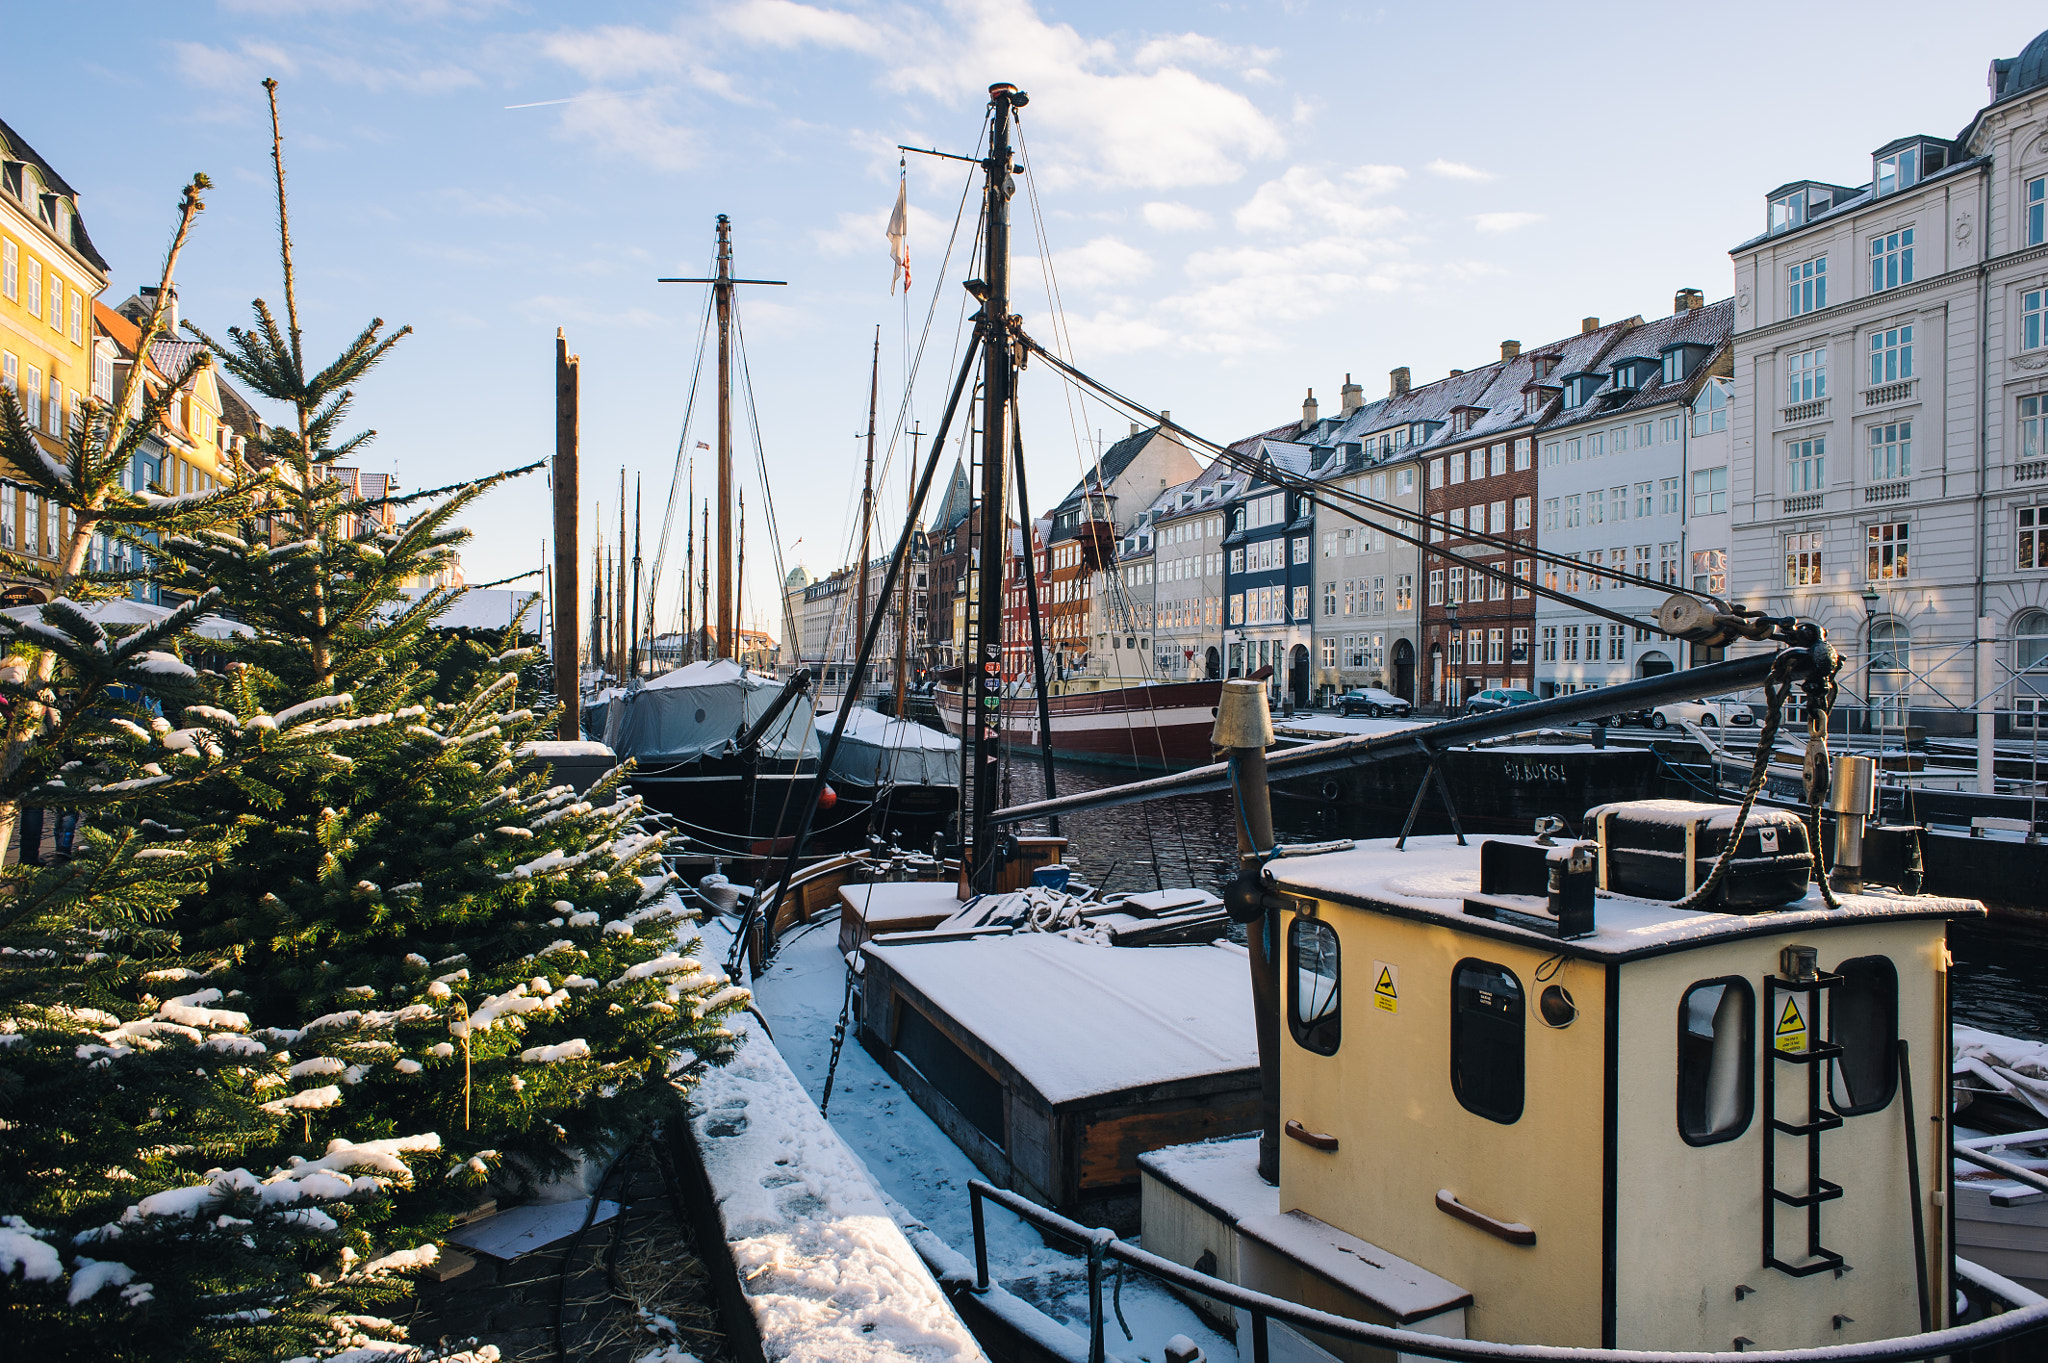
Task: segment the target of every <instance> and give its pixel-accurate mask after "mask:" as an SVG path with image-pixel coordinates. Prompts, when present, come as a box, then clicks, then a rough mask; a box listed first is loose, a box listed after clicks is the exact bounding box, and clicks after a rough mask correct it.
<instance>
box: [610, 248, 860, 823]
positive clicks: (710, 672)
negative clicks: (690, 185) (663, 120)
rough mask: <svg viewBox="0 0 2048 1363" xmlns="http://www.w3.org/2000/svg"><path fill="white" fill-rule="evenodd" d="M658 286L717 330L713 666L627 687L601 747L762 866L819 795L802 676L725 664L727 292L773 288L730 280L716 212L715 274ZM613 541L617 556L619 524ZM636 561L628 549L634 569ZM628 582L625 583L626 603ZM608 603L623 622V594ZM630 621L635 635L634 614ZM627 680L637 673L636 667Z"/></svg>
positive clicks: (731, 632) (657, 795)
mask: <svg viewBox="0 0 2048 1363" xmlns="http://www.w3.org/2000/svg"><path fill="white" fill-rule="evenodd" d="M661 282H663V283H674V284H709V285H711V289H712V301H713V305H714V310H715V313H716V319H717V323H716V324H717V332H718V350H717V356H718V450H717V458H718V489H717V500H718V541H717V548H716V550H715V555H716V560H717V614H716V616H715V618H714V620H712V621H707V624H711V625H712V626H713V628H711V629H707V630H706V631H705V634H706V643H707V644H708V645H709V646H710V649H711V652H712V656H710V657H708V658H704V659H701V660H699V661H696V662H693V663H690V664H688V665H687V666H684V667H681V668H678V669H677V670H675V671H673V672H668V673H665V674H663V675H661V676H658V677H655V678H654V679H653V680H651V681H646V682H643V681H641V680H640V678H639V677H638V676H637V675H635V676H633V677H632V678H631V680H630V681H629V682H628V684H627V685H626V686H625V687H624V688H622V689H618V690H615V691H614V692H613V693H612V694H611V696H610V698H609V703H608V704H606V705H605V706H604V710H603V714H604V719H603V734H602V736H603V738H604V741H605V743H606V744H607V745H608V746H610V748H611V749H612V751H613V752H615V753H617V754H618V755H619V757H620V758H622V759H631V760H632V762H633V764H634V770H633V774H632V778H631V785H632V788H633V790H634V791H635V792H637V793H638V794H640V795H641V796H642V797H643V798H644V799H645V800H646V801H647V803H648V805H649V806H650V807H652V808H653V809H655V810H658V811H660V812H662V813H665V814H668V815H670V816H672V817H674V818H675V819H676V820H677V821H678V822H679V823H680V824H681V825H682V830H683V832H684V833H685V834H686V835H687V836H689V837H690V838H691V839H692V840H693V841H695V842H696V843H698V844H699V845H700V846H703V847H705V848H706V849H707V850H710V851H712V852H714V853H716V852H725V853H728V854H732V855H773V854H776V853H779V852H781V851H782V850H783V849H785V848H786V847H788V846H789V845H790V843H791V842H792V840H793V838H792V835H793V833H794V831H795V825H796V823H797V821H798V820H799V819H800V818H801V817H802V816H803V814H804V811H805V810H806V809H807V808H808V806H809V805H810V804H811V802H812V800H813V798H814V797H815V796H818V795H819V794H820V792H818V791H817V789H816V788H817V786H818V784H819V764H818V739H817V733H816V720H815V716H814V715H813V713H812V704H811V697H810V682H811V677H810V674H809V673H808V672H806V671H804V670H803V669H802V668H798V669H797V670H796V671H795V672H794V673H793V674H792V675H791V676H790V677H789V678H788V679H786V680H782V681H778V680H777V679H775V678H773V677H768V676H763V675H761V674H760V673H759V672H756V671H754V670H753V669H751V668H750V667H748V666H747V665H746V664H745V663H743V662H741V661H738V660H737V659H736V657H735V654H734V642H735V639H736V635H737V631H736V628H735V621H736V619H737V615H736V605H737V599H738V574H737V572H736V571H735V568H734V553H733V547H734V546H733V527H734V518H733V514H732V513H733V455H732V448H733V447H732V332H733V291H734V288H735V286H737V285H741V284H764V285H774V284H780V283H781V281H780V280H766V279H738V278H735V277H734V275H733V272H732V222H731V220H730V219H729V218H727V217H726V216H725V215H724V214H722V213H721V214H720V215H719V217H718V260H717V273H716V274H714V275H712V276H711V277H709V278H702V279H664V280H663V281H661ZM671 501H673V498H671ZM685 514H687V513H685ZM707 537H708V531H707ZM620 539H621V544H622V548H623V541H624V528H623V523H622V525H621V534H620ZM705 551H706V555H707V557H709V556H711V555H712V554H713V552H714V551H713V550H712V547H711V545H710V544H709V543H707V544H706V545H705ZM637 561H638V551H637V549H636V550H635V565H636V568H637ZM657 570H658V564H657ZM637 578H638V574H637V572H636V573H635V584H634V585H635V590H636V592H637V589H638V581H637ZM622 582H623V580H622ZM618 596H619V601H620V605H621V607H622V613H623V605H624V589H623V585H622V586H621V588H620V591H619V593H618ZM634 614H635V617H636V619H635V623H634V628H635V632H636V633H637V627H638V620H637V616H638V610H637V607H636V609H635V612H634ZM651 632H652V631H651V630H650V633H651ZM632 651H633V652H635V653H637V651H638V650H637V646H636V647H635V648H634V649H633V650H632ZM628 670H629V671H631V672H633V673H636V674H637V672H638V670H639V667H638V662H637V659H634V660H631V661H629V666H628ZM828 807H829V803H828Z"/></svg>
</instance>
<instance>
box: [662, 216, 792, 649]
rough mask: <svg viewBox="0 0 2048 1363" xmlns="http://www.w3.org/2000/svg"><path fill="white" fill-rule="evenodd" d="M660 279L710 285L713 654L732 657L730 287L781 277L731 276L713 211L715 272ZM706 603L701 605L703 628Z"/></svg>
mask: <svg viewBox="0 0 2048 1363" xmlns="http://www.w3.org/2000/svg"><path fill="white" fill-rule="evenodd" d="M655 282H656V283H660V284H709V285H710V286H711V299H712V303H713V305H714V307H715V308H716V311H717V314H718V620H717V629H718V656H719V657H721V658H730V657H731V656H732V630H733V602H734V593H735V589H736V587H737V583H736V582H735V580H734V576H733V553H732V551H733V520H732V510H733V481H732V290H733V286H734V285H735V284H774V285H781V284H784V283H786V282H787V281H785V280H781V279H735V278H733V274H732V219H731V218H729V217H727V216H726V215H725V214H723V213H720V214H719V215H718V272H717V273H716V274H714V275H712V276H711V277H710V278H708V279H704V278H696V279H679V278H665V279H660V280H657V281H655ZM704 556H705V558H706V560H707V562H706V563H705V573H706V574H707V576H708V575H709V573H710V570H711V565H710V563H709V562H708V560H709V559H710V557H711V531H710V527H709V525H708V524H707V525H706V528H705V531H704ZM710 613H711V612H710V608H709V606H708V604H707V606H706V609H705V616H706V617H707V618H706V621H705V624H706V626H707V627H709V625H710V624H711V621H710V619H709V616H710Z"/></svg>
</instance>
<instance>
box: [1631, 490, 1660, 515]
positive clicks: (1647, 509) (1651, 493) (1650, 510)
mask: <svg viewBox="0 0 2048 1363" xmlns="http://www.w3.org/2000/svg"><path fill="white" fill-rule="evenodd" d="M1656 514H1657V494H1656V488H1655V486H1654V485H1653V484H1650V483H1637V484H1636V519H1637V520H1639V521H1640V520H1647V519H1648V518H1649V517H1651V516H1654V515H1656Z"/></svg>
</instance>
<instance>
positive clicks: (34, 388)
mask: <svg viewBox="0 0 2048 1363" xmlns="http://www.w3.org/2000/svg"><path fill="white" fill-rule="evenodd" d="M21 406H22V410H23V412H24V413H26V415H27V416H28V424H29V425H30V426H32V427H34V426H40V425H42V424H43V371H42V370H40V369H38V368H36V367H35V366H34V365H30V366H29V367H28V383H27V385H26V386H25V387H24V388H23V389H22V394H21Z"/></svg>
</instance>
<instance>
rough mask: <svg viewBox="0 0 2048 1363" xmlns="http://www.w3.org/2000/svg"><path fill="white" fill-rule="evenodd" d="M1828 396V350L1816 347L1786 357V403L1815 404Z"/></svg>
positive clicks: (1822, 346)
mask: <svg viewBox="0 0 2048 1363" xmlns="http://www.w3.org/2000/svg"><path fill="white" fill-rule="evenodd" d="M1827 395H1828V348H1827V347H1826V346H1824V345H1819V346H1815V347H1814V348H1813V349H1811V350H1801V351H1796V352H1794V353H1793V354H1790V355H1787V356H1786V357H1785V401H1786V402H1787V403H1788V404H1791V405H1795V406H1796V405H1797V404H1799V403H1802V402H1813V401H1815V400H1816V399H1819V398H1824V397H1826V396H1827Z"/></svg>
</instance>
